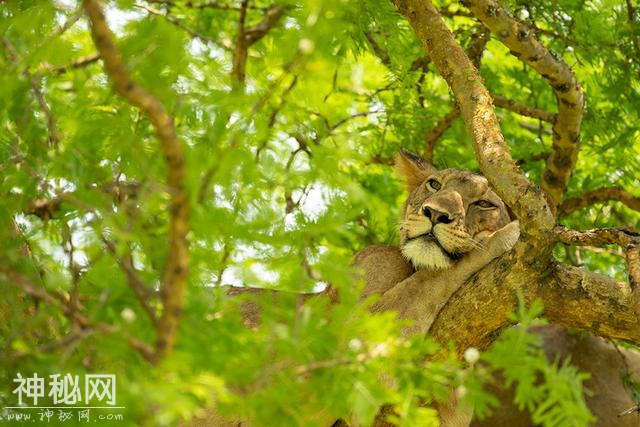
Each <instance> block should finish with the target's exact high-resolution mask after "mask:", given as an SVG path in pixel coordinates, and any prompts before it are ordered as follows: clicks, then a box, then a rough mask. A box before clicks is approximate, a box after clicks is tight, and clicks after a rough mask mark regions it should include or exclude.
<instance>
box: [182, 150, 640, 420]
mask: <svg viewBox="0 0 640 427" xmlns="http://www.w3.org/2000/svg"><path fill="white" fill-rule="evenodd" d="M396 168H397V170H398V172H399V174H400V175H401V176H402V177H403V178H404V180H405V182H406V185H407V189H408V190H409V198H408V200H407V202H406V204H405V207H404V212H403V215H402V221H401V223H400V246H371V247H368V248H366V249H364V250H362V251H360V252H359V253H358V254H357V255H356V256H355V258H354V264H355V266H357V267H359V269H360V270H361V271H362V274H363V278H364V280H365V287H364V290H363V293H362V298H366V297H367V296H370V295H372V294H379V295H380V297H379V300H378V301H377V302H376V304H374V306H373V307H372V308H373V310H375V311H383V310H395V311H397V312H398V315H399V317H400V318H402V319H409V320H413V321H414V322H413V324H412V325H411V326H409V327H407V328H406V329H405V330H404V331H403V332H404V334H405V335H407V336H409V335H413V334H425V333H427V332H428V331H429V329H430V327H431V324H432V323H433V321H434V319H435V317H436V315H437V314H438V312H439V311H440V309H441V308H442V307H443V306H444V305H445V304H446V302H447V301H448V300H449V298H450V297H451V295H453V293H454V292H455V291H456V290H457V289H458V288H459V287H460V286H461V285H462V284H463V283H464V282H465V281H466V280H467V279H468V278H469V277H471V276H472V275H473V274H474V273H475V272H477V271H478V270H480V269H481V268H483V267H484V266H486V265H487V264H488V263H489V262H491V261H492V260H493V259H495V258H497V257H499V256H501V255H503V254H504V253H506V252H507V251H509V250H510V249H511V248H512V247H513V246H514V245H515V243H516V241H517V240H518V238H519V228H518V222H517V221H511V219H510V215H509V212H508V210H507V207H506V206H505V205H504V203H503V202H502V200H500V198H499V197H498V196H497V195H496V194H495V192H493V191H492V190H491V188H490V187H489V185H488V182H487V180H486V179H485V178H484V177H482V176H481V175H477V174H474V173H471V172H467V171H461V170H456V169H446V170H442V171H439V170H437V169H436V168H434V167H433V166H432V165H430V164H429V163H428V162H427V161H425V160H424V159H422V158H420V157H418V156H416V155H414V154H412V153H409V152H407V151H402V152H401V153H400V154H399V156H398V158H397V160H396ZM232 293H235V290H232ZM252 293H259V292H258V290H256V289H253V290H252ZM270 295H271V294H270ZM272 296H273V295H272ZM247 307H248V310H247V312H246V313H244V314H245V317H246V318H247V319H248V320H250V322H249V323H251V324H254V323H255V322H257V321H258V320H257V319H259V312H258V306H257V305H248V306H247ZM537 332H538V333H540V334H541V335H542V337H543V339H544V343H545V352H546V353H547V355H548V357H549V359H550V360H554V359H555V357H556V356H561V357H562V358H564V357H571V360H572V361H573V363H574V364H575V365H576V366H577V367H578V368H579V369H580V370H581V371H585V372H590V373H591V379H590V380H589V381H587V382H586V386H587V388H589V389H590V390H591V391H592V394H591V395H590V396H588V397H587V403H588V404H589V407H590V409H591V411H592V413H593V414H594V415H595V416H596V417H598V423H597V425H599V426H607V427H608V426H611V427H614V426H621V427H626V426H629V427H631V426H638V425H640V419H639V418H638V416H637V415H631V416H627V417H623V418H619V417H617V414H618V413H620V412H622V411H623V410H625V409H628V408H631V407H633V406H634V402H633V401H632V399H631V397H630V393H628V391H627V390H626V389H625V387H624V384H623V375H625V373H628V374H629V375H630V378H634V377H635V380H636V381H638V380H639V378H640V356H639V355H638V353H637V352H631V351H628V350H625V349H616V348H615V347H614V346H613V345H611V344H609V343H607V342H605V341H604V340H603V339H601V338H597V337H590V336H587V337H582V338H581V337H580V336H577V335H571V334H569V333H567V331H566V330H563V329H561V328H558V327H555V326H548V327H543V328H538V329H537ZM492 391H493V392H494V393H496V394H497V395H498V396H499V397H500V399H501V407H500V408H498V409H497V410H496V411H495V414H494V416H493V417H492V418H490V419H488V420H484V422H482V423H479V422H477V421H473V422H471V412H470V411H460V410H458V409H457V408H456V402H455V400H454V399H452V401H450V402H448V403H447V404H444V405H441V406H439V407H438V411H439V414H440V417H441V420H442V425H444V426H446V427H453V426H456V427H457V426H461V427H462V426H468V425H469V423H470V422H471V425H473V426H476V425H477V426H491V427H500V426H504V427H517V426H522V427H524V426H530V425H532V423H531V421H530V417H529V416H528V414H526V413H523V412H522V411H518V410H517V408H515V406H514V405H513V404H512V402H513V396H512V393H511V392H510V391H509V390H503V389H500V388H497V389H494V390H492ZM274 423H277V420H274ZM329 424H331V422H328V423H327V425H329ZM189 425H193V426H221V427H222V426H229V427H231V426H234V427H235V426H238V425H248V424H247V423H244V422H239V421H238V420H235V421H234V420H226V419H224V418H222V417H220V416H219V415H218V414H216V413H215V411H214V412H211V413H209V414H207V416H206V417H204V418H200V419H197V420H192V421H191V422H190V423H189ZM274 425H275V424H274ZM333 425H334V426H344V425H346V424H345V423H344V422H342V421H339V422H336V423H334V424H333ZM375 425H376V426H384V425H388V424H387V423H385V422H384V414H383V415H382V416H381V417H379V418H378V419H377V420H376V422H375Z"/></svg>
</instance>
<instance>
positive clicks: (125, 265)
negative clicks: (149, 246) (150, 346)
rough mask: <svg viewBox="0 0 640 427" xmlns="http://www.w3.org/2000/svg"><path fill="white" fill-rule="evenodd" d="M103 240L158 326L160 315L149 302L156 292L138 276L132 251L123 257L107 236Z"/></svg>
mask: <svg viewBox="0 0 640 427" xmlns="http://www.w3.org/2000/svg"><path fill="white" fill-rule="evenodd" d="M102 241H103V243H104V245H105V247H106V248H107V251H108V252H109V253H110V254H111V255H112V256H113V257H114V258H115V259H116V262H117V263H118V265H119V266H120V268H121V269H122V271H123V272H124V275H125V277H126V278H127V282H128V283H129V287H130V288H131V290H133V293H134V294H135V296H136V298H137V299H138V302H139V303H140V305H141V306H142V308H143V309H144V311H145V312H146V313H147V316H148V317H149V320H150V321H151V323H152V324H153V326H155V327H156V328H158V327H159V326H160V325H159V322H158V316H157V315H156V312H155V310H154V309H153V307H151V305H150V304H149V301H148V300H149V297H150V296H151V295H152V294H153V293H154V292H152V290H151V289H149V287H148V286H147V285H145V284H144V283H143V282H142V280H140V278H139V277H138V273H137V271H136V269H135V267H134V266H133V258H132V256H131V252H129V253H128V254H127V255H126V256H125V257H121V256H120V255H118V251H117V250H116V245H115V244H114V243H113V242H112V241H111V240H109V239H107V237H106V236H104V235H103V236H102Z"/></svg>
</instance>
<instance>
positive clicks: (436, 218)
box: [422, 206, 453, 225]
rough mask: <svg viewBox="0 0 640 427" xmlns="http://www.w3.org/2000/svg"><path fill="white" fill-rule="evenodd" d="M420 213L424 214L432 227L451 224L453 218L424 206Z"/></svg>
mask: <svg viewBox="0 0 640 427" xmlns="http://www.w3.org/2000/svg"><path fill="white" fill-rule="evenodd" d="M422 213H423V214H424V216H426V217H427V218H429V219H430V220H431V223H432V224H433V225H436V224H450V223H451V222H453V218H451V215H449V214H447V213H445V212H441V211H439V210H437V209H434V208H431V207H429V206H424V207H423V208H422Z"/></svg>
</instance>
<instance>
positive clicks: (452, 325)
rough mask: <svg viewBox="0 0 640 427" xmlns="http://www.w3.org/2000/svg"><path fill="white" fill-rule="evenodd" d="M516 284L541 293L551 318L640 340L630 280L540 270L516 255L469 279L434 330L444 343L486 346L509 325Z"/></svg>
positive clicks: (533, 294)
mask: <svg viewBox="0 0 640 427" xmlns="http://www.w3.org/2000/svg"><path fill="white" fill-rule="evenodd" d="M522 246H523V245H521V244H520V245H518V246H517V247H516V250H517V251H518V250H521V249H522ZM517 289H520V290H521V291H522V292H523V294H524V296H525V297H526V300H527V301H532V300H533V299H535V298H540V299H541V300H542V302H543V303H544V307H545V313H544V315H545V317H546V318H547V319H548V320H549V321H551V322H552V323H556V324H559V325H561V326H563V327H571V328H577V329H581V330H585V331H588V332H591V333H594V334H596V335H600V336H603V337H609V338H616V339H622V340H625V341H629V342H633V343H635V344H640V322H638V320H637V317H636V314H635V312H634V308H633V307H634V304H633V301H634V298H633V297H632V296H631V292H630V289H629V286H628V285H627V284H626V283H623V282H617V281H615V280H614V279H611V278H609V277H607V276H603V275H600V274H597V273H592V272H588V271H584V270H582V269H579V268H576V267H569V266H565V265H561V264H553V265H552V266H551V267H550V269H549V271H547V272H546V274H544V275H540V274H539V273H538V272H535V271H532V270H531V269H530V268H529V267H528V266H527V265H525V264H523V263H521V262H518V261H516V257H515V256H514V255H513V254H512V255H507V256H505V257H502V258H500V259H498V260H496V261H494V262H492V263H491V264H489V265H488V266H487V267H485V268H484V269H482V270H481V271H480V272H479V273H478V274H476V275H475V276H474V277H472V278H471V279H470V280H469V281H467V283H465V284H464V285H463V287H462V288H460V289H459V291H458V292H456V293H455V294H454V295H453V297H452V298H451V299H450V300H449V302H448V303H447V305H446V306H445V307H444V308H443V309H442V310H441V311H440V313H439V314H438V317H437V318H436V320H435V322H434V324H433V327H432V329H431V335H432V336H433V337H435V338H436V339H437V340H438V341H440V342H442V343H447V342H449V341H455V342H456V343H457V345H458V347H457V348H458V351H460V352H464V350H465V349H466V348H468V347H471V346H473V347H478V348H486V347H487V346H488V345H490V344H491V343H492V342H493V341H494V340H495V339H496V338H497V337H498V335H499V334H500V331H501V330H502V329H503V328H505V327H507V326H508V325H510V323H511V321H510V320H509V316H510V314H511V313H513V312H514V311H515V309H516V307H517V298H516V290H517Z"/></svg>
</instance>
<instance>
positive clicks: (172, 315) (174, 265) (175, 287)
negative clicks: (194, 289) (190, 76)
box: [83, 0, 189, 362]
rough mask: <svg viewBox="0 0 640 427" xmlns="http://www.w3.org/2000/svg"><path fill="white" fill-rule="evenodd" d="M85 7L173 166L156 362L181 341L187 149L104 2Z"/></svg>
mask: <svg viewBox="0 0 640 427" xmlns="http://www.w3.org/2000/svg"><path fill="white" fill-rule="evenodd" d="M83 7H84V9H85V11H86V13H87V15H88V16H89V20H90V23H91V35H92V37H93V40H94V43H95V45H96V47H97V48H98V51H99V52H100V55H101V57H102V60H103V62H104V65H105V71H106V73H107V75H108V76H109V78H110V80H111V81H112V83H113V86H114V88H115V90H116V92H117V93H118V94H120V96H122V97H123V98H125V99H126V100H127V101H128V102H129V103H131V104H132V105H134V106H137V107H138V108H140V109H141V110H142V111H143V112H144V113H145V114H146V115H147V116H148V118H149V120H150V121H151V123H152V124H153V126H154V128H155V130H156V133H157V136H158V139H159V140H160V145H161V148H162V151H163V155H164V159H165V163H166V165H167V177H166V180H167V185H168V187H169V196H170V202H169V216H170V219H169V250H168V253H167V259H166V263H165V268H164V272H163V274H162V280H161V299H162V306H163V310H162V316H161V318H160V321H159V327H158V334H157V339H156V349H155V353H154V361H156V362H157V361H159V360H161V359H163V358H164V356H166V355H167V353H168V352H170V351H171V350H172V349H173V347H174V345H175V341H176V335H177V333H178V321H179V317H180V313H181V311H182V305H183V299H184V294H185V291H186V285H187V272H188V268H189V246H188V242H187V233H188V231H189V220H188V212H187V210H188V196H187V190H186V188H185V174H186V170H185V164H184V155H183V149H182V145H181V144H180V141H179V139H178V136H177V134H176V129H175V125H174V122H173V117H171V115H169V113H168V112H167V110H166V109H165V108H164V106H163V105H162V103H161V102H160V101H159V100H158V99H157V98H155V97H154V96H153V95H152V94H151V93H150V92H148V91H147V90H146V89H144V88H143V87H142V86H140V85H138V84H137V83H136V82H135V81H133V79H132V78H131V76H130V75H129V71H128V70H127V68H126V66H125V64H124V61H123V59H122V56H121V55H120V52H119V51H118V49H117V48H116V45H115V40H114V36H113V33H112V32H111V30H110V29H109V27H108V25H107V22H106V20H105V16H104V12H103V11H102V6H101V5H100V2H99V1H98V0H84V1H83Z"/></svg>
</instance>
